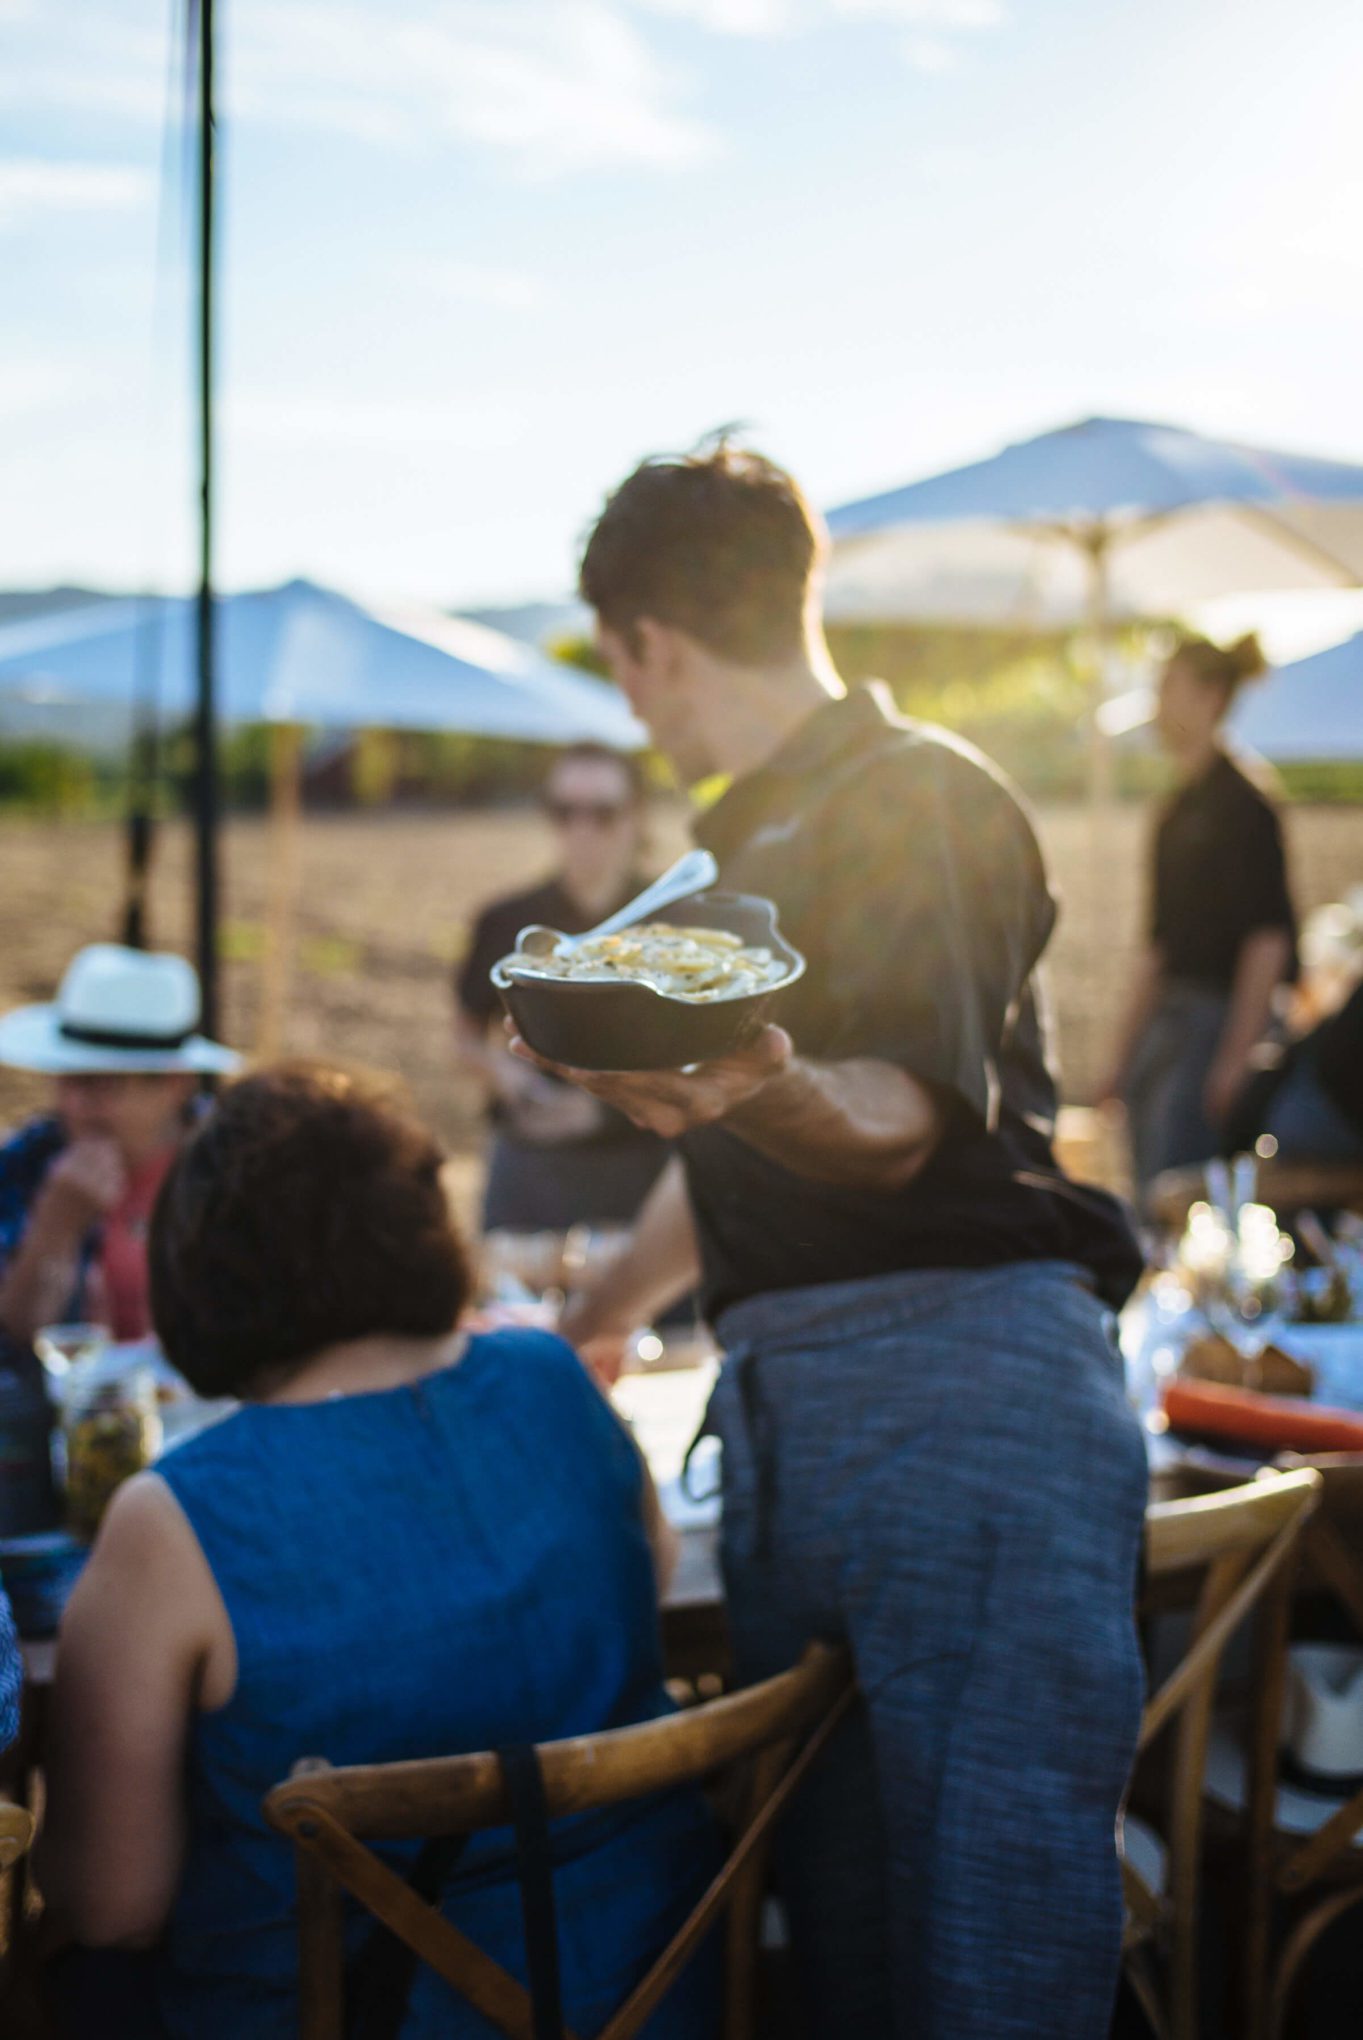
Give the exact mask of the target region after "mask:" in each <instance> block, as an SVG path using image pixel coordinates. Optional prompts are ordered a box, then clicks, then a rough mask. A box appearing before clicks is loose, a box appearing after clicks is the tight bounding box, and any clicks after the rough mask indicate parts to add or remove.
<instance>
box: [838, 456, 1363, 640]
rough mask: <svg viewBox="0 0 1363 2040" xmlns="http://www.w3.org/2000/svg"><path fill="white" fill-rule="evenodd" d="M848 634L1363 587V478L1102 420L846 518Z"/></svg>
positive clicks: (1177, 608)
mask: <svg viewBox="0 0 1363 2040" xmlns="http://www.w3.org/2000/svg"><path fill="white" fill-rule="evenodd" d="M828 524H829V530H830V532H831V534H832V537H833V544H834V550H833V560H832V564H831V569H830V574H829V585H828V612H829V615H830V616H831V617H832V618H833V619H834V620H835V621H838V622H854V621H865V622H877V623H892V622H908V621H939V622H966V623H978V624H986V623H1008V624H1013V625H1031V626H1034V627H1036V628H1047V627H1050V628H1059V629H1063V628H1066V627H1068V626H1070V625H1072V624H1075V623H1077V622H1081V621H1087V622H1089V623H1095V622H1096V623H1097V624H1098V625H1099V626H1100V627H1102V626H1104V625H1106V623H1108V622H1109V621H1111V620H1112V619H1116V618H1121V617H1157V616H1170V615H1176V614H1179V613H1181V612H1182V611H1183V610H1185V609H1186V608H1188V607H1189V606H1190V605H1192V604H1194V603H1197V602H1203V601H1207V600H1210V599H1212V598H1215V597H1219V596H1224V595H1230V594H1237V593H1242V592H1244V591H1246V590H1250V589H1311V588H1330V587H1341V586H1344V587H1348V586H1354V585H1358V584H1360V583H1363V465H1360V464H1356V463H1351V462H1347V461H1333V460H1322V459H1318V458H1316V457H1314V456H1311V455H1305V454H1291V453H1277V452H1271V451H1269V450H1267V449H1264V448H1260V447H1250V446H1240V445H1236V444H1233V443H1231V442H1227V441H1219V440H1212V439H1205V438H1203V437H1202V436H1201V435H1200V434H1198V433H1196V432H1189V431H1185V430H1184V429H1182V428H1181V427H1178V426H1173V425H1160V424H1150V423H1146V422H1143V421H1141V420H1138V419H1128V418H1089V419H1085V420H1083V421H1082V422H1081V423H1079V424H1075V425H1068V426H1063V427H1061V428H1060V429H1059V430H1057V431H1054V432H1044V433H1042V434H1041V435H1040V437H1038V438H1036V439H1028V440H1024V441H1022V442H1020V443H1019V444H1018V445H1015V446H1009V447H1006V448H1005V449H1004V451H1003V452H1002V453H999V454H996V455H994V456H993V457H992V458H991V459H988V460H982V461H975V462H973V463H971V464H970V465H969V466H967V467H961V468H954V469H952V470H950V471H949V472H948V473H946V474H941V475H934V476H931V477H929V478H928V479H927V480H925V481H920V482H912V483H910V484H908V485H907V486H906V487H904V488H900V489H891V490H888V491H887V492H885V493H884V494H882V495H877V496H868V497H865V498H864V499H862V500H861V501H859V502H855V503H847V504H844V505H842V506H841V508H839V509H837V510H834V511H832V512H831V513H830V515H829V519H828Z"/></svg>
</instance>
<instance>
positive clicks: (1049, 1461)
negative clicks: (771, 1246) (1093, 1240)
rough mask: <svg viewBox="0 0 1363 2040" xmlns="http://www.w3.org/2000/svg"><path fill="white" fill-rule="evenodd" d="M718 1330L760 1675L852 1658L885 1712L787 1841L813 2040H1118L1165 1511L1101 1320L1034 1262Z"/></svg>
mask: <svg viewBox="0 0 1363 2040" xmlns="http://www.w3.org/2000/svg"><path fill="white" fill-rule="evenodd" d="M718 1331H719V1333H720V1337H721V1339H722V1341H723V1344H724V1346H725V1349H726V1351H727V1354H728V1359H727V1361H726V1364H725V1366H724V1369H723V1371H722V1373H721V1375H720V1379H719V1382H718V1383H717V1385H716V1389H715V1393H714V1397H713V1400H712V1402H711V1406H710V1424H709V1428H711V1429H713V1430H714V1431H715V1432H716V1433H717V1434H718V1436H719V1437H720V1438H721V1439H722V1441H723V1447H724V1531H723V1559H724V1573H725V1584H726V1588H727V1592H728V1597H729V1607H730V1614H731V1620H732V1626H733V1634H734V1646H735V1653H736V1657H737V1665H738V1670H739V1672H740V1674H741V1676H742V1677H743V1678H744V1679H745V1680H750V1679H759V1678H763V1677H766V1676H768V1675H770V1674H771V1673H774V1672H776V1671H779V1670H781V1669H783V1668H784V1667H785V1666H787V1665H790V1664H792V1663H793V1662H794V1661H795V1659H796V1658H797V1657H798V1656H799V1654H800V1651H801V1650H802V1648H803V1647H804V1645H805V1644H806V1643H807V1642H808V1641H809V1640H810V1638H811V1637H825V1638H833V1639H839V1640H843V1641H845V1642H846V1643H848V1644H849V1645H850V1647H851V1650H852V1653H853V1656H854V1659H855V1663H856V1669H857V1675H858V1678H859V1681H860V1684H861V1688H862V1692H863V1694H864V1701H863V1703H862V1704H861V1705H860V1706H859V1707H858V1709H857V1711H856V1713H855V1714H854V1715H853V1716H852V1717H850V1718H849V1721H848V1724H847V1725H846V1727H845V1728H844V1730H842V1731H841V1732H840V1733H839V1736H838V1737H837V1739H836V1740H835V1742H834V1743H833V1744H832V1745H830V1747H829V1749H828V1751H827V1752H825V1755H824V1757H823V1759H822V1760H821V1762H820V1765H819V1766H818V1768H817V1770H816V1771H815V1772H814V1773H813V1774H811V1778H810V1781H809V1783H808V1784H807V1785H806V1787H805V1788H804V1789H803V1790H802V1792H801V1794H800V1796H799V1797H798V1798H797V1800H796V1802H795V1803H794V1804H793V1806H792V1807H791V1809H790V1810H789V1813H788V1815H787V1817H786V1820H785V1822H784V1823H783V1829H782V1832H781V1835H780V1837H779V1840H778V1843H777V1852H776V1867H777V1874H778V1878H779V1881H780V1886H781V1890H782V1894H783V1897H784V1899H785V1903H786V1907H787V1910H788V1913H789V1917H790V1923H791V1932H792V1940H793V1944H794V1951H795V1959H796V1963H797V1968H798V1975H799V1981H800V1985H801V1997H802V2003H803V2005H804V2007H805V2009H806V2013H807V2017H808V2023H809V2032H810V2035H811V2040H835V2036H836V2040H909V2036H913V2040H1012V2036H1020V2035H1024V2034H1025V2035H1028V2036H1036V2040H1041V2036H1045V2040H1102V2036H1104V2035H1105V2034H1106V2032H1107V2028H1108V2022H1109V2019H1110V2015H1111V2010H1112V2004H1113V1999H1114V1995H1115V1990H1116V1982H1117V1974H1118V1964H1119V1955H1120V1945H1121V1922H1122V1908H1121V1896H1120V1887H1119V1881H1118V1871H1117V1862H1116V1852H1115V1844H1114V1825H1115V1820H1116V1816H1117V1812H1118V1808H1119V1805H1120V1802H1121V1797H1122V1793H1123V1791H1124V1788H1125V1784H1126V1779H1127V1773H1128V1770H1129V1767H1130V1763H1131V1759H1132V1755H1133V1753H1134V1750H1135V1742H1136V1731H1137V1725H1138V1722H1139V1717H1140V1707H1141V1699H1142V1685H1143V1678H1142V1670H1141V1662H1140V1657H1139V1654H1138V1648H1137V1640H1136V1631H1135V1619H1134V1605H1133V1604H1134V1596H1135V1585H1136V1577H1137V1568H1138V1564H1139V1554H1140V1544H1141V1535H1142V1523H1143V1516H1144V1509H1145V1500H1146V1485H1147V1482H1146V1467H1145V1454H1144V1450H1143V1445H1142V1440H1141V1434H1140V1431H1139V1427H1138V1425H1137V1423H1136V1420H1135V1417H1134V1416H1133V1414H1132V1412H1131V1411H1130V1409H1129V1408H1128V1405H1127V1402H1126V1397H1125V1392H1124V1385H1123V1379H1122V1369H1121V1363H1120V1358H1119V1356H1118V1353H1117V1349H1116V1344H1115V1339H1114V1337H1113V1331H1112V1325H1111V1320H1110V1317H1109V1314H1108V1313H1107V1312H1106V1311H1105V1309H1104V1308H1103V1306H1102V1305H1101V1304H1100V1303H1099V1302H1098V1301H1097V1299H1096V1298H1095V1297H1094V1296H1093V1294H1092V1292H1091V1290H1090V1289H1089V1287H1088V1286H1087V1282H1086V1278H1085V1276H1084V1273H1083V1271H1082V1270H1080V1269H1077V1268H1072V1267H1069V1266H1067V1265H1065V1264H1062V1263H1057V1262H1033V1263H1013V1264H1010V1265H1007V1266H1003V1267H997V1268H993V1269H986V1270H979V1271H976V1270H953V1271H936V1270H928V1271H914V1272H909V1273H903V1274H897V1275H893V1276H889V1277H885V1278H881V1279H878V1280H875V1281H869V1282H854V1283H846V1284H836V1285H831V1286H820V1287H817V1288H811V1289H803V1290H795V1291H789V1290H788V1291H783V1292H781V1293H780V1294H774V1295H770V1296H766V1297H760V1298H756V1299H753V1300H750V1301H747V1302H744V1303H741V1304H738V1305H736V1306H734V1307H733V1308H732V1309H730V1310H729V1311H727V1312H725V1313H724V1314H723V1316H722V1318H721V1320H720V1323H719V1326H718Z"/></svg>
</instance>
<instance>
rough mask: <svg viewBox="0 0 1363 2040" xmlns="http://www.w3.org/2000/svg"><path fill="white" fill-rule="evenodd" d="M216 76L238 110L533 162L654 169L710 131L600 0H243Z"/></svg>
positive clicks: (678, 159)
mask: <svg viewBox="0 0 1363 2040" xmlns="http://www.w3.org/2000/svg"><path fill="white" fill-rule="evenodd" d="M229 77H230V78H232V79H233V80H234V81H235V85H236V91H237V110H238V112H239V113H241V114H242V115H244V116H245V117H247V118H255V119H261V120H269V121H271V122H278V121H281V120H285V119H287V120H288V121H289V122H290V123H297V122H300V121H301V122H305V123H307V124H309V125H312V126H322V127H328V128H334V129H338V130H340V131H341V132H344V133H347V134H350V135H352V136H356V137H359V138H362V139H366V140H379V141H387V142H392V143H408V144H429V143H431V142H433V141H436V140H439V139H441V138H442V137H445V136H454V137H455V138H457V139H459V140H462V141H465V142H474V143H479V144H481V145H483V146H484V147H486V148H489V149H492V150H494V151H496V152H499V153H501V154H503V155H505V156H506V157H508V158H510V159H512V160H514V161H515V162H516V163H517V165H518V167H520V168H522V169H526V170H530V171H533V172H535V173H537V174H554V173H559V172H563V171H567V170H583V169H595V168H599V167H603V166H610V165H616V164H626V163H635V164H647V165H653V166H655V167H660V168H668V167H672V166H676V165H683V164H687V163H691V162H695V161H697V160H699V159H701V158H702V157H704V156H706V155H708V154H710V153H711V152H712V150H713V149H714V147H715V146H716V141H715V137H714V136H713V135H712V134H711V133H710V132H709V131H708V130H707V129H706V128H705V127H704V126H703V125H702V123H701V122H699V121H698V120H695V119H693V118H692V117H691V116H690V115H688V114H687V113H685V112H684V111H682V110H680V109H679V108H678V107H677V105H676V104H675V101H676V100H677V98H678V97H679V92H678V82H679V81H678V80H676V79H675V78H673V77H672V76H670V75H669V73H668V71H667V69H666V67H665V66H664V65H663V64H662V63H661V62H660V61H659V60H658V59H657V58H656V57H655V55H654V54H653V52H652V51H651V50H650V48H649V46H648V43H647V42H646V41H645V39H644V38H643V36H642V35H641V34H640V33H639V31H638V29H637V27H636V26H635V24H634V23H633V22H632V21H631V20H630V19H629V18H628V16H627V15H626V14H624V13H623V12H621V11H620V10H619V8H617V7H615V6H613V5H610V4H608V0H452V4H445V5H436V4H433V0H424V4H422V5H420V6H416V7H408V8H407V9H405V10H404V12H403V13H402V15H401V16H394V15H392V14H389V13H386V12H380V11H379V10H378V9H377V8H376V7H374V6H372V5H357V4H353V0H352V4H351V5H349V6H330V5H327V6H323V5H321V4H319V0H293V4H291V5H284V4H281V0H250V4H247V5H244V6H243V8H242V10H241V15H240V19H239V21H238V24H237V27H236V32H235V37H234V48H233V55H232V59H231V63H230V67H229Z"/></svg>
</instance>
